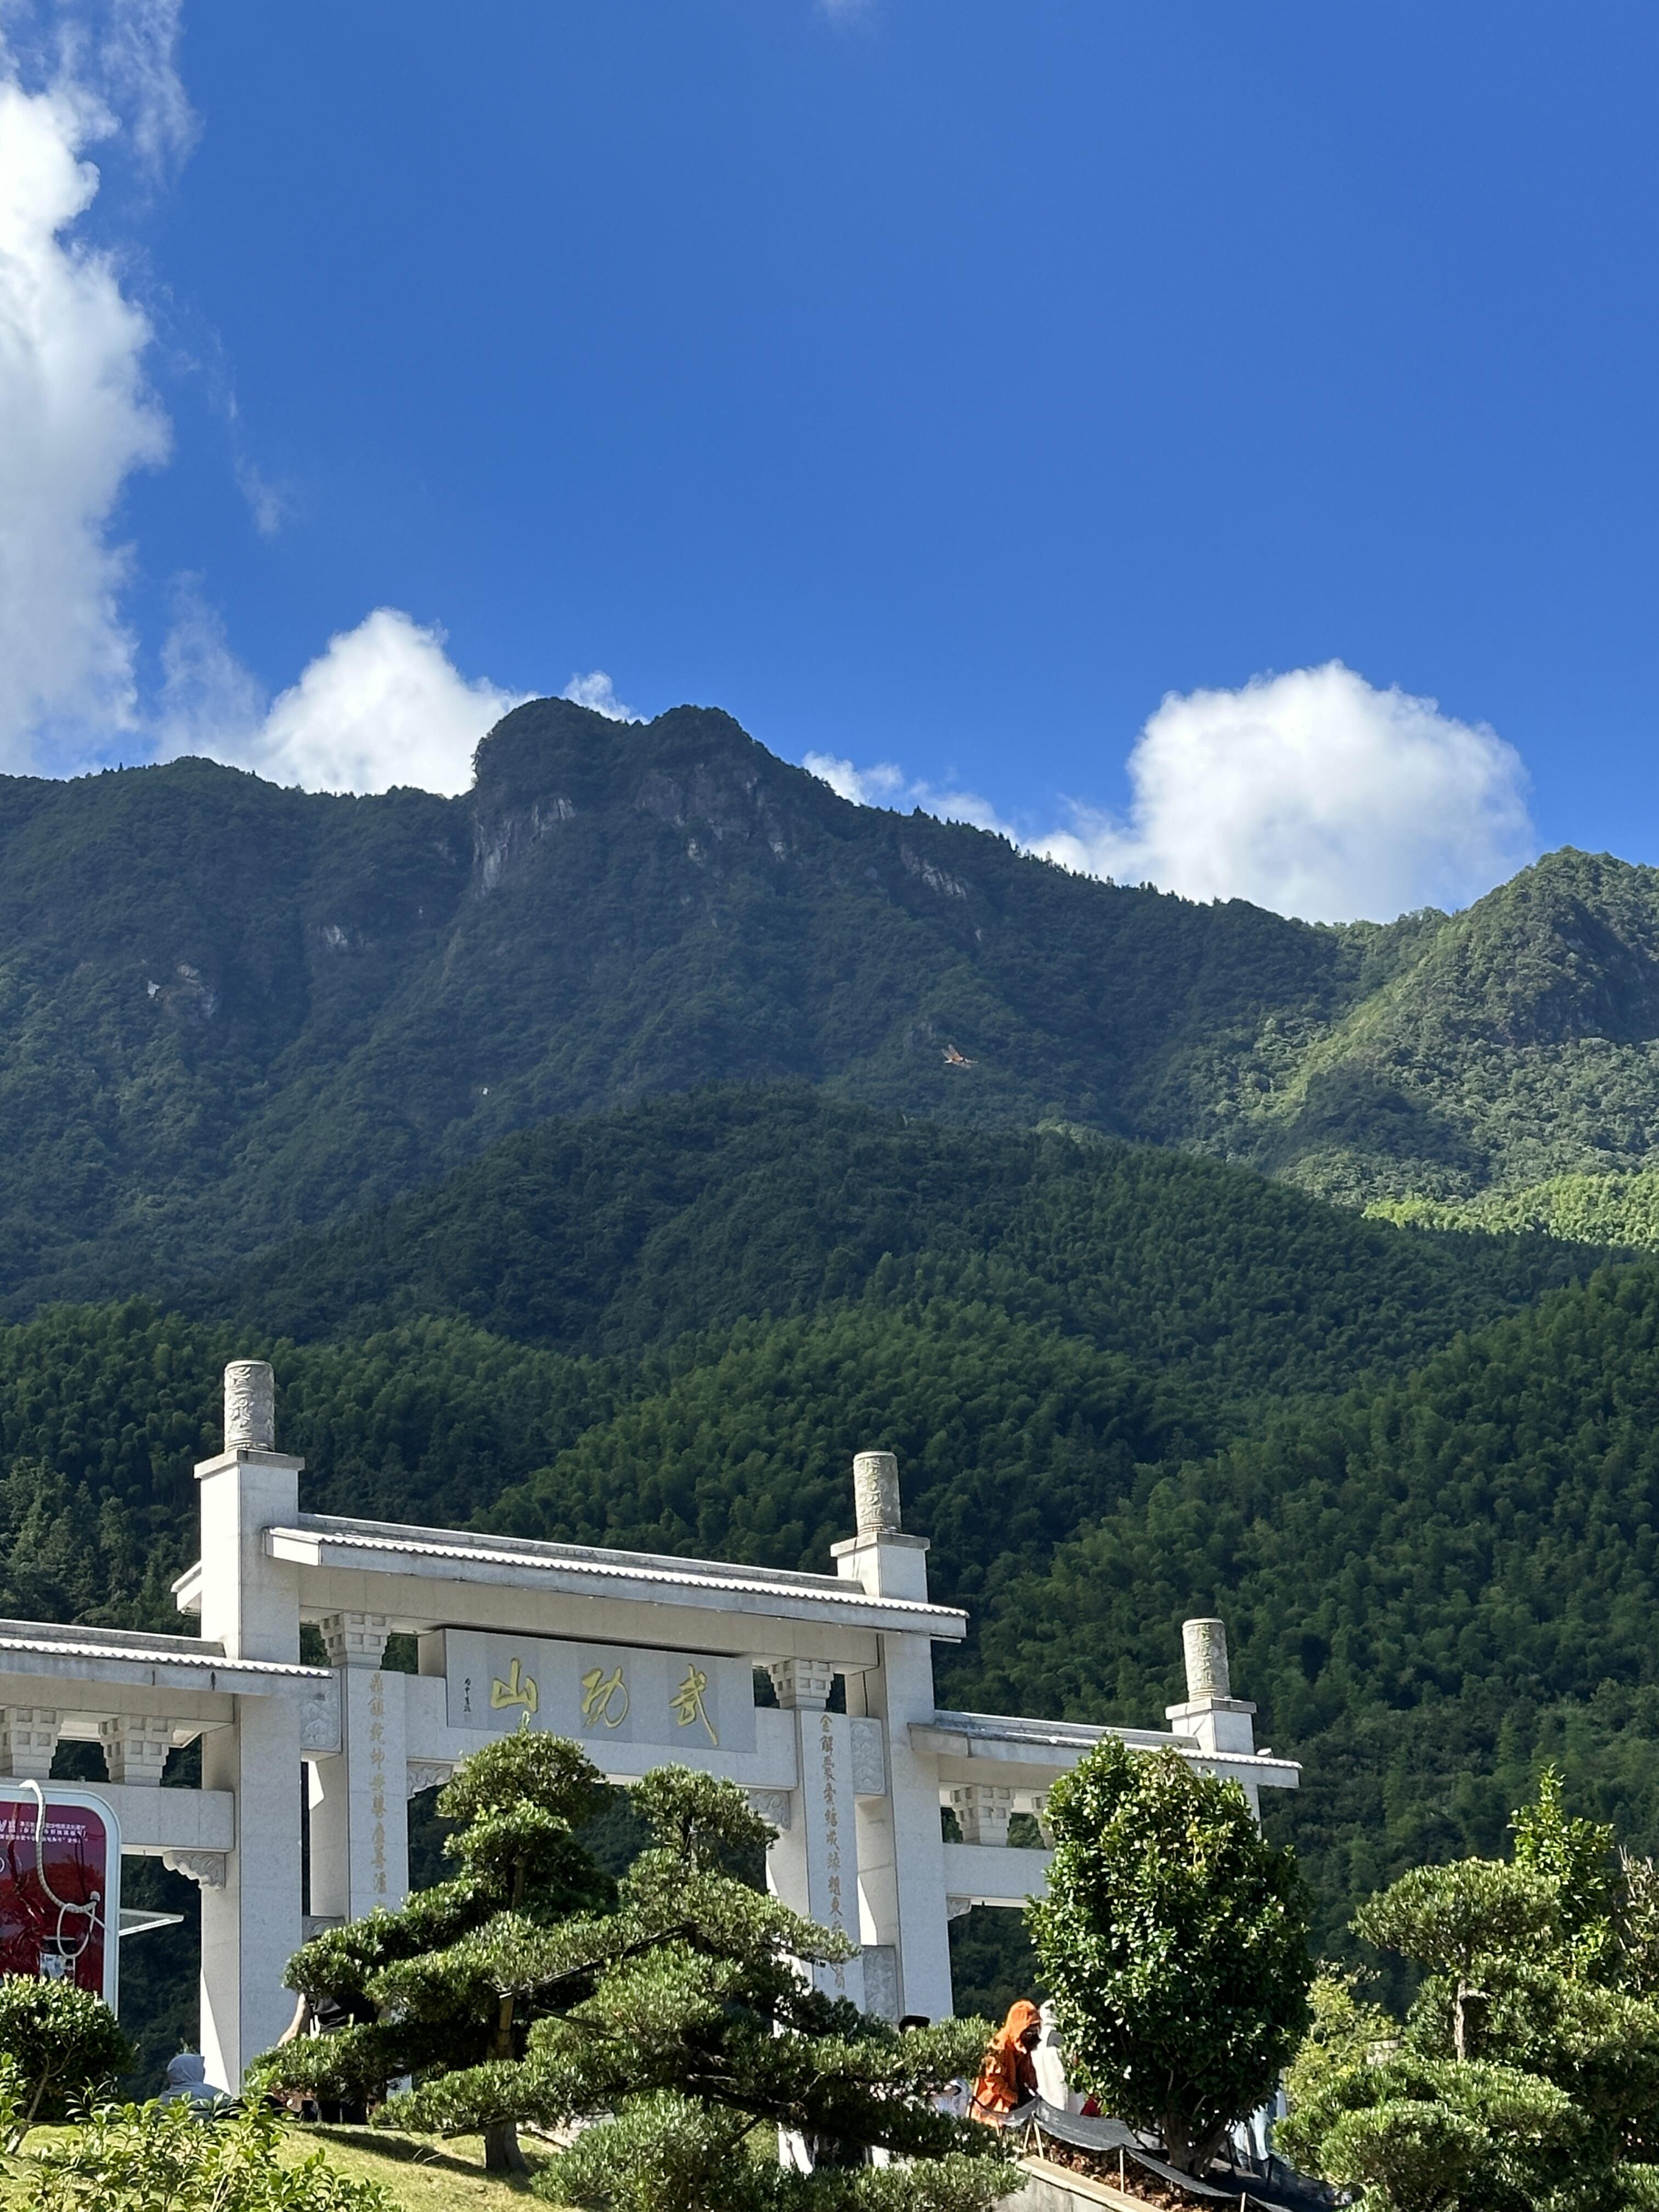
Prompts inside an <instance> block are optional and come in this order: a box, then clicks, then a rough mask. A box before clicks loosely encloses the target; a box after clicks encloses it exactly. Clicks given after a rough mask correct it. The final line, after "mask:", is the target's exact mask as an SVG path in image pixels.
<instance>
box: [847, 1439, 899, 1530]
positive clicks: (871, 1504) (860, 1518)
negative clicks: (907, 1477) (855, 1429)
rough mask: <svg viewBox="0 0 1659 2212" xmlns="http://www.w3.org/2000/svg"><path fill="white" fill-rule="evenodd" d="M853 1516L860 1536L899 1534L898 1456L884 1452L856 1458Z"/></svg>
mask: <svg viewBox="0 0 1659 2212" xmlns="http://www.w3.org/2000/svg"><path fill="white" fill-rule="evenodd" d="M853 1506H854V1519H855V1520H856V1522H857V1524H858V1532H859V1534H860V1536H896V1534H898V1532H899V1528H900V1527H901V1526H902V1523H901V1522H900V1518H899V1480H898V1458H897V1455H896V1454H895V1453H893V1452H885V1451H863V1452H857V1453H855V1454H854V1458H853Z"/></svg>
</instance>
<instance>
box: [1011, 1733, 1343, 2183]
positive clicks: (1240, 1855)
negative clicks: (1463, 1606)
mask: <svg viewBox="0 0 1659 2212" xmlns="http://www.w3.org/2000/svg"><path fill="white" fill-rule="evenodd" d="M1048 1808H1049V1818H1050V1820H1051V1821H1052V1823H1053V1826H1054V1863H1053V1865H1052V1866H1051V1868H1050V1869H1049V1875H1048V1893H1047V1895H1046V1896H1044V1897H1043V1898H1042V1899H1038V1900H1037V1901H1036V1903H1034V1904H1032V1905H1030V1906H1028V1907H1027V1917H1028V1919H1029V1920H1030V1926H1031V1934H1032V1938H1033V1941H1034V1942H1035V1944H1036V1953H1037V1958H1038V1960H1039V1962H1040V1964H1041V1966H1042V1975H1043V1978H1044V1980H1045V1981H1046V1983H1047V1984H1048V1989H1049V1991H1050V1993H1051V1995H1052V1996H1053V1998H1054V2006H1055V2010H1056V2012H1057V2014H1058V2015H1059V2021H1060V2034H1061V2037H1062V2039H1064V2041H1065V2044H1066V2047H1067V2049H1068V2050H1070V2051H1072V2052H1073V2054H1074V2057H1075V2060H1076V2064H1077V2069H1078V2072H1079V2076H1080V2078H1081V2079H1082V2081H1084V2082H1085V2083H1086V2085H1087V2086H1088V2087H1090V2088H1091V2089H1092V2090H1093V2092H1094V2093H1095V2094H1096V2095H1097V2097H1098V2098H1099V2100H1100V2102H1101V2106H1102V2109H1103V2110H1104V2111H1106V2112H1113V2113H1115V2115H1116V2116H1117V2117H1118V2118H1120V2119H1122V2120H1126V2121H1127V2122H1128V2123H1129V2124H1130V2125H1131V2126H1133V2127H1147V2128H1155V2129H1156V2130H1158V2134H1159V2135H1160V2136H1162V2138H1163V2142H1164V2149H1165V2151H1166V2152H1167V2154H1168V2155H1169V2158H1170V2162H1171V2164H1173V2165H1176V2166H1181V2167H1182V2168H1183V2169H1184V2170H1186V2171H1187V2172H1193V2173H1200V2174H1201V2173H1203V2172H1206V2170H1207V2168H1208V2166H1209V2164H1210V2160H1212V2158H1213V2157H1214V2155H1215V2154H1216V2152H1217V2151H1218V2149H1219V2148H1220V2146H1221V2142H1222V2139H1223V2137H1224V2136H1225V2133H1226V2130H1227V2129H1228V2128H1229V2127H1230V2126H1231V2124H1233V2122H1234V2121H1236V2120H1242V2119H1244V2118H1247V2117H1248V2116H1249V2114H1250V2113H1251V2112H1254V2111H1255V2109H1256V2108H1257V2106H1260V2105H1261V2104H1263V2103H1265V2102H1266V2101H1267V2099H1268V2098H1269V2097H1271V2096H1272V2094H1273V2089H1274V2087H1275V2086H1276V2084H1277V2082H1278V2080H1279V2070H1280V2069H1281V2068H1282V2067H1283V2066H1284V2064H1285V2060H1286V2059H1287V2058H1288V2057H1290V2056H1291V2052H1292V2051H1294V2050H1295V2049H1296V2047H1297V2043H1298V2042H1299V2041H1300V2039H1301V2037H1302V2033H1303V2030H1304V2028H1305V2027H1307V2025H1308V2020H1309V2011H1308V2002H1307V1990H1308V1984H1309V1983H1310V1980H1311V1979H1312V1978H1313V1962H1312V1960H1311V1959H1310V1956H1309V1953H1308V1899H1307V1898H1306V1895H1305V1893H1304V1889H1303V1886H1302V1881H1301V1877H1300V1875H1298V1873H1297V1868H1296V1863H1295V1860H1294V1859H1293V1858H1292V1857H1291V1854H1290V1853H1289V1852H1288V1851H1285V1850H1277V1849H1275V1848H1274V1846H1273V1844H1269V1843H1267V1842H1266V1841H1265V1840H1264V1839H1263V1838H1262V1837H1261V1833H1260V1832H1259V1831H1258V1829H1257V1826H1256V1823H1255V1816H1254V1815H1253V1814H1252V1813H1251V1811H1250V1808H1249V1804H1248V1803H1247V1802H1246V1800H1245V1797H1244V1793H1243V1790H1241V1789H1240V1788H1239V1787H1238V1785H1237V1783H1223V1782H1218V1781H1216V1780H1214V1779H1213V1778H1212V1777H1210V1776H1208V1775H1204V1774H1200V1773H1199V1772H1198V1771H1196V1770H1195V1769H1194V1768H1193V1767H1191V1766H1189V1765H1187V1763H1186V1762H1185V1760H1183V1759H1182V1757H1181V1756H1180V1754H1179V1753H1177V1752H1174V1751H1162V1752H1158V1753H1155V1754H1153V1755H1152V1756H1150V1757H1149V1756H1146V1755H1143V1754H1139V1753H1133V1752H1131V1751H1128V1750H1127V1749H1126V1748H1125V1747H1124V1746H1123V1745H1122V1744H1121V1742H1120V1741H1118V1740H1117V1739H1116V1738H1115V1736H1109V1737H1107V1738H1106V1740H1105V1741H1103V1743H1101V1744H1100V1745H1099V1746H1098V1747H1097V1749H1095V1750H1094V1751H1091V1753H1089V1754H1088V1755H1087V1757H1086V1758H1085V1759H1082V1760H1081V1761H1080V1762H1079V1765H1078V1766H1077V1767H1076V1768H1075V1769H1074V1770H1073V1772H1072V1773H1070V1774H1067V1775H1062V1776H1061V1778H1060V1780H1059V1781H1058V1782H1057V1783H1056V1784H1054V1788H1053V1789H1052V1790H1050V1792H1049V1794H1048Z"/></svg>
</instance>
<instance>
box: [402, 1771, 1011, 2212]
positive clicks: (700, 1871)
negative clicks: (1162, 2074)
mask: <svg viewBox="0 0 1659 2212" xmlns="http://www.w3.org/2000/svg"><path fill="white" fill-rule="evenodd" d="M630 1795H631V1796H632V1800H633V1803H634V1807H635V1810H636V1811H637V1812H638V1813H639V1814H641V1816H642V1818H643V1819H644V1820H645V1822H646V1824H647V1828H648V1830H649V1832H650V1834H651V1837H652V1843H651V1845H650V1847H649V1848H648V1849H647V1850H645V1851H644V1852H642V1853H641V1856H640V1857H639V1858H638V1859H636V1860H635V1863H634V1865H633V1866H632V1868H631V1869H629V1872H628V1873H627V1874H626V1875H623V1879H622V1881H621V1882H620V1884H619V1885H618V1893H617V1907H616V1910H615V1911H613V1912H611V1913H607V1914H603V1915H596V1916H594V1917H591V1918H587V1919H582V1920H571V1921H567V1922H565V1923H563V1924H562V1925H559V1926H547V1927H544V1928H541V1929H529V1928H522V1929H521V1928H515V1927H514V1926H513V1924H512V1923H509V1922H508V1921H507V1920H501V1921H498V1922H496V1923H492V1924H491V1925H489V1927H486V1928H484V1929H481V1930H480V1931H479V1933H478V1934H477V1936H473V1937H471V1938H470V1939H468V1941H467V1942H466V1944H465V1946H464V1947H463V1948H465V1951H466V1954H467V1966H466V1975H467V1978H468V1982H469V1985H470V1986H471V1985H473V1984H474V1978H476V1981H477V1984H487V1985H489V1987H491V1988H493V1989H494V1990H495V1991H496V1992H497V1993H498V1994H499V1996H500V1997H501V2001H502V2002H511V2003H513V2004H514V2005H515V2006H518V2005H521V2006H523V2007H524V2008H525V2009H526V2012H527V2013H529V2014H530V2015H532V2016H533V2017H534V2018H535V2025H534V2027H532V2029H531V2031H530V2034H529V2039H528V2042H527V2045H526V2050H525V2052H524V2055H523V2057H521V2058H519V2059H514V2060H502V2061H497V2062H491V2063H486V2064H483V2065H480V2066H477V2067H475V2068H473V2069H471V2071H470V2072H465V2073H462V2072H448V2073H446V2074H443V2075H441V2076H438V2077H436V2078H435V2079H433V2080H431V2081H428V2082H426V2083H424V2084H418V2085H417V2086H416V2088H415V2089H414V2090H413V2092H412V2093H409V2094H407V2095H404V2096H399V2097H397V2098H395V2099H394V2100H392V2105H391V2106H390V2107H389V2109H388V2114H387V2117H388V2118H391V2119H392V2120H393V2121H394V2122H395V2123H396V2124H400V2125H404V2126H407V2127H410V2128H412V2129H418V2130H435V2131H437V2132H440V2133H449V2134H459V2133H462V2132H468V2133H470V2132H472V2131H473V2130H477V2129H479V2128H484V2129H490V2128H497V2127H500V2126H501V2124H503V2123H504V2122H505V2121H507V2119H508V2118H520V2119H533V2120H535V2121H537V2122H538V2123H539V2124H541V2125H543V2126H544V2127H547V2128H556V2127H563V2126H566V2125H568V2124H569V2123H571V2122H572V2121H587V2122H589V2123H591V2124H589V2125H588V2126H587V2127H586V2128H585V2129H584V2130H583V2131H582V2132H580V2134H579V2135H578V2136H577V2137H576V2140H575V2142H574V2146H573V2147H572V2148H570V2149H568V2150H567V2151H566V2152H565V2153H564V2154H562V2156H560V2157H559V2158H557V2159H556V2160H553V2161H552V2162H551V2164H550V2166H548V2167H547V2168H545V2169H544V2172H543V2174H542V2175H541V2176H539V2177H538V2182H537V2187H538V2191H542V2192H543V2193H544V2194H545V2195H546V2196H548V2197H550V2198H552V2199H553V2200H554V2201H555V2202H556V2203H560V2204H566V2205H580V2206H586V2205H592V2206H602V2207H605V2208H610V2212H760V2208H763V2207H766V2208H779V2212H783V2208H788V2207H799V2208H800V2212H808V2208H812V2207H823V2208H829V2207H848V2208H851V2207H854V2206H860V2205H865V2206H869V2207H872V2208H875V2207H878V2206H879V2207H881V2208H883V2212H980V2208H983V2207H986V2206H988V2205H989V2204H991V2203H994V2201H995V2200H996V2199H997V2198H998V2197H1000V2196H1002V2195H1004V2194H1006V2191H1008V2190H1009V2189H1010V2188H1011V2187H1012V2185H1013V2184H1014V2182H1015V2180H1016V2179H1017V2176H1016V2174H1015V2172H1014V2169H1013V2167H1012V2163H1011V2161H1010V2160H1008V2159H1007V2157H1006V2155H1005V2154H1004V2152H1003V2147H1002V2145H1001V2143H1000V2140H999V2139H998V2138H997V2136H995V2135H994V2133H993V2132H992V2131H991V2130H987V2129H984V2128H979V2127H975V2126H973V2125H972V2124H969V2123H964V2122H962V2121H957V2120H954V2119H950V2118H945V2117H944V2116H943V2115H941V2114H940V2113H939V2112H935V2111H934V2110H933V2107H932V2105H931V2103H930V2102H929V2099H930V2096H931V2095H932V2094H933V2093H935V2092H937V2091H938V2090H939V2089H940V2088H942V2087H944V2086H945V2083H946V2082H947V2081H950V2080H951V2078H952V2077H953V2076H955V2075H958V2074H960V2073H963V2072H964V2071H969V2070H971V2069H972V2068H973V2066H974V2065H975V2064H976V2063H977V2062H978V2059H979V2057H980V2056H981V2052H982V2051H983V2049H984V2045H985V2041H986V2037H987V2026H986V2023H985V2022H984V2021H973V2020H969V2021H945V2022H943V2023H941V2024H940V2025H939V2026H937V2027H928V2028H924V2029H919V2030H916V2031H914V2032H912V2033H908V2034H901V2033H899V2032H898V2031H897V2030H896V2029H895V2028H893V2027H890V2026H889V2025H888V2024H887V2023H886V2022H885V2021H878V2020H873V2019H871V2018H869V2017H867V2016H866V2015H862V2014H860V2012H859V2011H858V2009H857V2008H856V2007H855V2006H854V2005H853V2004H851V2003H850V2002H848V2001H847V2000H846V1999H845V1998H842V1997H837V1996H830V1995H829V1994H827V1993H824V1992H823V1991H821V1990H817V1989H816V1988H814V1987H813V1986H812V1984H811V1980H810V1979H809V1978H808V1977H809V1974H810V1972H811V1968H812V1967H814V1966H830V1967H833V1966H836V1964H838V1963H840V1962H842V1961H844V1960H848V1958H850V1957H851V1956H853V1955H854V1947H853V1946H852V1945H850V1944H849V1943H848V1942H847V1940H846V1939H845V1938H844V1937H842V1936H838V1935H836V1934H834V1933H832V1932H830V1931H829V1930H828V1929H823V1928H819V1927H817V1926H815V1925H814V1924H813V1923H811V1922H810V1921H807V1920H804V1919H802V1918H801V1917H799V1915H798V1914H796V1913H793V1912H792V1911H789V1910H788V1909H787V1907H786V1906H784V1905H781V1904H780V1903H779V1902H778V1901H777V1900H776V1899H775V1898H771V1897H769V1896H767V1895H765V1894H764V1893H763V1892H761V1891H758V1890H757V1889H755V1888H754V1887H751V1886H750V1884H749V1883H748V1882H747V1881H744V1880H742V1879H741V1878H740V1877H739V1876H738V1875H737V1874H736V1873H734V1872H733V1871H732V1869H733V1867H734V1866H736V1865H738V1864H742V1863H745V1862H746V1863H750V1864H752V1863H753V1861H754V1859H755V1858H756V1857H757V1856H758V1854H759V1853H760V1852H761V1851H762V1850H763V1848H764V1846H765V1845H766V1844H767V1843H768V1842H769V1841H770V1840H771V1839H772V1838H773V1836H774V1833H775V1831H773V1830H772V1829H770V1828H769V1827H768V1826H767V1825H766V1823H765V1822H764V1821H763V1820H760V1819H759V1818H758V1817H757V1815H756V1814H754V1813H753V1812H751V1811H750V1808H749V1805H748V1803H747V1802H746V1800H745V1798H744V1795H743V1793H742V1791H741V1790H738V1788H737V1787H736V1785H735V1784H732V1783H728V1782H717V1781H714V1779H712V1778H710V1777H708V1776H707V1775H701V1774H694V1773H691V1772H689V1771H686V1770H685V1769H684V1768H677V1767H665V1768H661V1769H659V1771H657V1772H655V1773H653V1774H652V1775H650V1776H648V1777H647V1778H646V1779H645V1780H644V1781H643V1782H641V1783H639V1784H636V1785H635V1788H634V1789H633V1790H632V1791H631V1793H630ZM418 1973H419V1969H418V1966H416V1965H414V1964H411V1966H409V1967H405V1968H393V1969H391V1970H389V1971H388V1972H386V1974H385V1975H383V1977H382V1978H381V1980H380V1988H381V1989H382V1990H384V1991H385V1993H386V1995H387V1996H389V1997H390V1998H392V2001H393V2002H398V2001H400V2000H401V1998H402V1997H403V1996H404V1993H405V1992H408V1993H409V1994H410V1996H415V1995H417V1994H418ZM779 2129H783V2130H791V2131H793V2133H794V2134H796V2135H798V2136H803V2137H805V2138H806V2139H808V2140H809V2141H810V2142H811V2143H812V2144H813V2145H814V2146H815V2147H816V2148H817V2165H816V2166H815V2169H814V2170H813V2171H812V2172H810V2173H809V2172H799V2171H793V2170H785V2169H783V2168H782V2167H781V2166H780V2165H779V2163H778V2161H777V2159H776V2157H775V2154H774V2145H775V2141H776V2130H779ZM868 2146H878V2147H881V2148H884V2149H886V2150H889V2151H891V2152H893V2153H896V2154H898V2155H899V2157H900V2158H901V2159H902V2160H903V2161H904V2162H903V2163H902V2164H895V2165H890V2166H882V2167H878V2166H872V2165H868V2164H864V2163H860V2162H858V2161H860V2159H861V2154H862V2153H863V2151H864V2149H865V2148H866V2147H868Z"/></svg>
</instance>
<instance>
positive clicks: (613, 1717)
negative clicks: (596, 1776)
mask: <svg viewBox="0 0 1659 2212" xmlns="http://www.w3.org/2000/svg"><path fill="white" fill-rule="evenodd" d="M444 1649H445V1662H446V1665H445V1673H446V1675H447V1688H448V1699H449V1724H450V1726H451V1727H452V1728H476V1729H491V1730H494V1731H496V1732H500V1731H502V1730H505V1729H516V1728H521V1727H529V1728H532V1729H546V1730H547V1731H548V1733H549V1734H550V1735H564V1736H570V1737H573V1738H574V1740H575V1741H577V1742H578V1743H586V1744H590V1745H592V1746H593V1747H594V1755H595V1757H596V1758H597V1757H599V1749H598V1747H599V1746H600V1745H602V1744H604V1743H605V1742H607V1741H609V1742H617V1743H637V1744H652V1745H660V1746H661V1747H662V1748H663V1749H664V1750H665V1752H668V1753H675V1752H681V1753H684V1752H687V1751H702V1752H709V1751H731V1752H744V1751H753V1749H754V1748H755V1682H754V1670H753V1668H752V1667H751V1666H750V1662H749V1661H748V1660H747V1659H732V1658H726V1657H720V1656H714V1655H713V1654H711V1653H708V1652H706V1651H705V1652H695V1651H655V1650H650V1649H648V1648H647V1647H643V1646H636V1645H633V1644H566V1643H560V1642H556V1641H554V1640H553V1639H552V1638H544V1637H534V1636H501V1635H496V1634H494V1633H492V1632H484V1631H482V1630H477V1629H459V1628H452V1629H450V1630H449V1631H448V1632H447V1634H446V1637H445V1641H444ZM603 1763H604V1762H603V1759H600V1764H601V1765H603Z"/></svg>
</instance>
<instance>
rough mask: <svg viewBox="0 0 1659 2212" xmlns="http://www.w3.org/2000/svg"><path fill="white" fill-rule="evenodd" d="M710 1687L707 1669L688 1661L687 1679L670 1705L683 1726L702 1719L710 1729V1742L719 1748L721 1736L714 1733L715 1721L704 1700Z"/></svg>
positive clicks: (672, 1698)
mask: <svg viewBox="0 0 1659 2212" xmlns="http://www.w3.org/2000/svg"><path fill="white" fill-rule="evenodd" d="M707 1690H708V1671H707V1669H706V1668H702V1667H699V1666H697V1665H696V1663H695V1662H687V1665H686V1669H685V1680H684V1681H683V1682H682V1683H681V1684H680V1686H679V1687H678V1690H676V1691H675V1692H674V1694H673V1696H672V1697H671V1699H669V1700H668V1705H669V1710H670V1711H671V1712H672V1714H673V1716H674V1718H675V1720H676V1721H677V1722H678V1724H679V1726H680V1727H681V1728H690V1726H691V1724H692V1723H693V1722H694V1721H701V1722H702V1724H703V1726H704V1727H705V1728H706V1729H708V1741H709V1742H710V1743H712V1744H713V1745H714V1747H716V1749H718V1748H719V1746H720V1738H719V1737H718V1736H717V1735H715V1733H714V1723H713V1721H711V1720H710V1719H709V1717H708V1712H707V1711H706V1710H705V1709H704V1706H703V1702H702V1701H703V1695H704V1692H706V1691H707Z"/></svg>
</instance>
